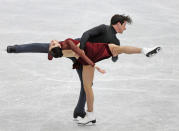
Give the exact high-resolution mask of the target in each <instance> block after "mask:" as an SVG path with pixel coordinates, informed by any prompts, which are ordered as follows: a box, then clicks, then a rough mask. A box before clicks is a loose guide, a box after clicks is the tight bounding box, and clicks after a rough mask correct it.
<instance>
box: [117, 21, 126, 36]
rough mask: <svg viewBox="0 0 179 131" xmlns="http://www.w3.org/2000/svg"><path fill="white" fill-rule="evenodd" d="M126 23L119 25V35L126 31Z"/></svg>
mask: <svg viewBox="0 0 179 131" xmlns="http://www.w3.org/2000/svg"><path fill="white" fill-rule="evenodd" d="M126 23H127V22H126V21H124V23H123V24H122V25H121V23H120V22H118V23H117V31H116V32H117V33H123V31H124V30H126Z"/></svg>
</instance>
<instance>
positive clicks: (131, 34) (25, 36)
mask: <svg viewBox="0 0 179 131" xmlns="http://www.w3.org/2000/svg"><path fill="white" fill-rule="evenodd" d="M178 7H179V1H177V0H171V1H168V0H150V1H148V0H135V1H134V0H105V1H104V0H85V1H84V0H74V1H72V0H65V1H64V0H63V1H62V0H23V1H22V0H0V50H1V52H0V131H77V130H78V131H79V130H83V131H85V130H87V131H88V130H93V131H110V130H112V131H178V130H179V58H178V56H179V45H178V43H179V37H178V36H179V9H178ZM116 13H119V14H126V15H130V16H131V17H132V18H133V24H132V25H128V26H127V30H126V31H125V32H124V34H122V35H118V38H119V39H120V41H121V45H133V46H138V47H152V46H154V45H161V46H162V48H163V50H162V52H160V54H158V55H157V56H155V57H153V58H146V57H144V56H142V55H130V56H129V55H120V56H119V60H118V62H116V63H113V62H112V61H111V60H110V59H108V60H104V61H102V62H99V63H98V65H99V66H100V67H103V68H104V69H106V71H107V74H105V75H101V74H99V73H97V72H96V74H95V80H94V86H93V89H94V93H95V106H94V109H95V114H96V118H97V124H96V125H95V126H86V127H81V126H77V124H76V122H74V121H73V119H72V114H73V110H74V107H75V105H76V103H77V100H78V96H79V91H80V82H79V79H78V77H77V73H76V72H75V70H72V69H71V66H72V62H71V61H70V60H69V59H65V58H63V59H58V60H53V61H52V62H49V61H48V60H47V55H46V54H7V53H6V52H5V51H4V50H5V49H6V46H7V45H10V44H23V43H30V42H49V41H50V40H52V39H57V40H64V39H66V38H68V37H72V38H77V37H81V35H82V33H83V32H84V31H86V30H87V29H89V28H92V27H94V26H97V25H99V24H109V23H110V18H111V16H112V15H113V14H116Z"/></svg>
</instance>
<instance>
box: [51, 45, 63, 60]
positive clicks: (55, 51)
mask: <svg viewBox="0 0 179 131" xmlns="http://www.w3.org/2000/svg"><path fill="white" fill-rule="evenodd" d="M50 54H51V55H52V56H53V57H55V58H58V57H62V56H63V53H62V49H61V48H60V47H54V48H52V50H51V51H50Z"/></svg>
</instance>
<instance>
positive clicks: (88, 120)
mask: <svg viewBox="0 0 179 131" xmlns="http://www.w3.org/2000/svg"><path fill="white" fill-rule="evenodd" d="M88 123H96V118H95V116H94V113H93V112H88V111H87V112H86V116H85V117H84V118H82V119H80V120H79V121H78V124H79V125H86V124H88Z"/></svg>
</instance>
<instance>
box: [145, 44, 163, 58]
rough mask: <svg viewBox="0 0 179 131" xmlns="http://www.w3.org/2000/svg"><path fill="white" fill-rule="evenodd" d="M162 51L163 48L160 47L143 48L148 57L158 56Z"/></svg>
mask: <svg viewBox="0 0 179 131" xmlns="http://www.w3.org/2000/svg"><path fill="white" fill-rule="evenodd" d="M160 50H161V47H159V46H157V47H154V48H143V53H144V54H145V55H146V56H147V57H151V56H153V55H155V54H157V53H158V52H159V51H160Z"/></svg>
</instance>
